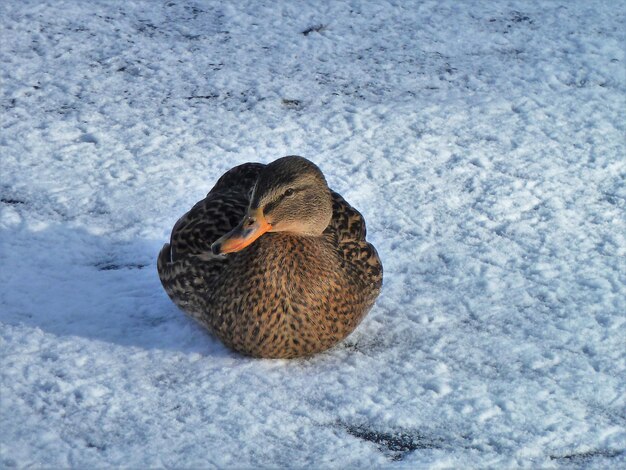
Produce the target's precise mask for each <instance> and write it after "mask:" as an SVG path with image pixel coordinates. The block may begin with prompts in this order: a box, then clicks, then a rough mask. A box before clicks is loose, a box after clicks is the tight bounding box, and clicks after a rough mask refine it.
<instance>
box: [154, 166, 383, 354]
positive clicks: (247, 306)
mask: <svg viewBox="0 0 626 470" xmlns="http://www.w3.org/2000/svg"><path fill="white" fill-rule="evenodd" d="M288 158H300V159H301V157H288ZM283 160H286V159H283ZM301 160H302V161H304V162H307V163H309V164H310V165H312V164H311V163H310V162H308V161H306V160H304V159H301ZM312 166H313V167H314V165H312ZM265 167H266V165H262V164H259V163H247V164H244V165H240V166H238V167H235V168H233V169H231V170H230V171H228V172H227V173H225V174H224V175H223V176H222V177H221V178H220V179H219V181H218V182H217V183H216V185H215V187H214V188H213V189H212V190H211V192H209V194H208V195H207V197H206V198H205V199H204V200H202V201H200V202H198V203H197V204H196V205H195V206H194V207H193V208H192V209H191V210H190V211H189V212H188V213H187V214H185V215H184V216H183V217H182V218H181V219H180V220H179V221H178V222H177V223H176V224H175V226H174V228H173V230H172V235H171V240H170V243H169V244H166V245H165V246H164V247H163V249H162V250H161V253H160V254H159V259H158V271H159V276H160V278H161V282H162V284H163V287H164V288H165V291H166V292H167V294H168V295H169V296H170V298H171V299H172V300H173V301H174V303H175V304H176V305H178V306H179V307H180V308H181V309H182V310H184V311H185V312H186V313H187V314H189V315H190V316H192V317H193V318H195V319H196V320H197V321H198V322H200V323H201V324H202V325H204V326H205V327H206V328H208V329H209V330H210V331H211V332H213V333H214V334H215V335H216V336H218V337H219V338H220V339H221V340H222V341H223V342H224V343H225V344H226V345H228V346H229V347H231V348H233V349H235V350H237V351H239V352H241V353H243V354H247V355H251V356H255V357H272V358H290V357H297V356H305V355H310V354H313V353H316V352H320V351H323V350H325V349H328V348H329V347H331V346H333V345H334V344H336V343H337V342H339V341H341V340H342V339H344V338H345V337H346V336H347V335H348V334H350V333H351V332H352V331H353V330H354V328H356V326H357V325H358V324H359V323H360V322H361V320H362V319H363V317H364V316H365V314H366V313H367V312H368V311H369V309H370V308H371V307H372V305H373V304H374V301H375V299H376V297H377V296H378V294H379V292H380V288H381V285H382V264H381V262H380V259H379V258H378V254H377V253H376V250H375V248H374V247H373V246H372V245H371V244H369V243H368V242H367V241H366V240H365V235H366V230H365V221H364V220H363V217H362V216H361V214H359V212H358V211H356V210H355V209H354V208H352V207H351V206H350V205H349V204H348V203H347V202H346V201H345V200H344V199H343V198H342V197H341V196H340V195H339V194H337V193H335V192H331V193H330V197H331V198H332V218H331V220H330V223H329V224H328V226H327V227H326V228H325V229H324V230H323V233H322V234H321V235H310V234H301V233H293V232H282V231H280V232H268V233H265V234H264V235H262V236H260V238H258V239H256V241H254V242H253V243H252V244H250V245H249V246H247V247H246V248H244V249H242V250H241V251H237V252H234V253H230V254H228V255H225V256H224V255H214V254H213V253H212V252H211V245H212V244H213V243H214V242H215V241H216V240H217V239H218V238H220V237H222V236H223V235H224V234H226V233H227V232H229V231H230V230H231V229H233V227H235V226H236V225H237V224H238V223H239V222H240V221H241V220H242V219H243V218H244V217H245V216H246V213H247V210H248V207H249V206H251V205H254V202H253V204H250V198H251V196H252V197H255V198H257V199H258V191H257V194H256V196H253V189H254V187H255V184H257V180H258V179H259V176H260V174H261V172H262V171H263V169H264V168H265ZM314 168H315V169H316V170H317V167H314ZM268 171H269V170H268ZM268 171H266V172H265V173H264V176H263V177H262V179H264V180H265V179H268V178H270V179H271V178H276V179H280V174H279V173H278V170H276V174H275V175H274V174H273V173H272V172H269V173H268ZM318 171H319V170H318ZM320 175H321V173H320ZM321 178H322V179H323V176H322V177H321ZM323 184H324V185H325V181H324V182H323ZM276 186H277V187H282V186H279V185H278V183H276ZM257 189H258V188H257ZM268 191H269V190H268ZM326 191H327V190H326ZM320 231H321V230H320Z"/></svg>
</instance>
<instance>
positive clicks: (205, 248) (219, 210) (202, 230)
mask: <svg viewBox="0 0 626 470" xmlns="http://www.w3.org/2000/svg"><path fill="white" fill-rule="evenodd" d="M264 166H265V165H263V164H261V163H244V164H243V165H239V166H236V167H235V168H232V169H231V170H229V171H227V172H226V173H224V175H222V177H221V178H220V179H219V180H218V181H217V183H216V184H215V186H214V187H213V189H211V191H210V192H209V194H207V196H206V198H204V199H203V200H202V201H199V202H198V203H196V205H195V206H193V208H192V209H191V210H190V211H189V212H187V213H186V214H185V215H183V216H182V217H181V218H180V219H179V220H178V222H176V224H175V225H174V228H173V229H172V235H171V237H170V243H169V247H170V248H169V249H170V253H169V254H170V262H174V261H176V260H178V259H180V258H181V257H185V256H188V255H202V254H206V253H210V251H211V244H212V243H213V242H214V241H215V240H217V239H218V238H219V237H221V236H222V235H224V234H225V233H227V232H228V231H230V230H231V229H233V228H234V227H235V226H236V225H237V224H238V223H239V222H240V221H241V219H242V218H243V216H244V215H245V212H246V209H247V207H248V203H249V202H250V193H251V191H252V188H253V186H254V184H255V183H256V180H257V178H258V176H259V173H260V172H261V169H262V168H263V167H264Z"/></svg>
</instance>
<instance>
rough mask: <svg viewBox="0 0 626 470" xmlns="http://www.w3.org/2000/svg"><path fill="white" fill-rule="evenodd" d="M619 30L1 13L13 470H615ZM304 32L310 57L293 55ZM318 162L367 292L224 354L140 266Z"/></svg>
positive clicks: (556, 16) (72, 9)
mask: <svg viewBox="0 0 626 470" xmlns="http://www.w3.org/2000/svg"><path fill="white" fill-rule="evenodd" d="M625 23H626V5H625V4H624V3H623V2H609V1H605V2H603V1H582V0H581V1H569V2H556V1H527V2H520V1H513V0H510V1H502V2H488V1H478V0H476V1H467V2H454V1H442V2H438V1H437V2H436V1H422V2H400V1H398V2H393V1H388V2H360V1H352V2H278V3H276V2H256V1H240V2H233V3H229V2H213V1H190V0H171V1H164V2H153V1H143V2H142V1H132V2H111V1H92V2H81V1H76V0H67V1H63V2H53V1H48V2H46V1H44V2H41V1H5V2H2V3H0V24H1V28H0V59H1V62H2V64H3V66H2V68H1V70H0V76H1V84H2V85H1V89H2V96H1V97H0V107H1V109H2V111H1V113H2V114H1V116H2V119H1V123H0V126H1V134H0V159H1V171H0V200H1V203H0V263H1V265H2V268H1V270H0V286H1V287H0V350H1V358H2V368H1V369H0V374H1V382H0V385H1V397H0V398H1V401H0V419H1V423H2V433H0V465H1V466H2V467H5V468H7V467H14V466H15V467H76V468H95V467H98V468H100V467H111V466H123V467H129V468H140V467H175V468H183V467H185V468H214V467H220V468H225V467H238V468H241V467H257V466H261V467H290V468H297V467H326V468H346V467H386V468H415V467H428V468H450V467H475V468H478V467H480V468H485V467H491V468H516V467H532V468H537V467H548V468H549V467H556V468H558V467H568V468H570V467H591V468H603V467H611V468H617V467H620V466H621V467H624V466H626V414H625V410H626V348H625V347H624V344H626V341H625V340H626V217H625V214H626V212H625V209H626V184H625V179H626V159H625V158H624V156H625V155H626V111H625V110H626V66H625V65H624V64H625V61H626V57H625V56H626V54H625V46H624V45H625V44H626V34H625V32H624V31H625V30H624V28H623V25H624V24H625ZM303 32H307V34H306V35H305V34H303ZM288 154H300V155H303V156H305V157H307V158H310V159H311V160H313V161H315V162H316V163H317V164H318V165H319V166H320V167H321V168H322V170H323V171H324V172H325V174H326V176H327V179H328V180H329V183H330V185H331V187H333V188H334V189H336V190H337V191H339V192H340V193H342V194H343V195H344V197H345V198H346V199H347V200H348V201H349V202H350V203H351V204H353V205H354V206H355V207H357V208H358V209H359V210H360V211H361V212H362V213H363V214H364V216H365V219H366V221H367V223H368V238H369V240H370V241H372V243H373V244H374V245H375V246H376V247H377V249H378V251H379V253H380V255H381V258H382V260H383V263H384V266H385V283H384V287H383V291H382V294H381V296H380V298H379V300H378V302H377V304H376V305H375V307H374V308H373V309H372V311H371V312H370V314H369V315H368V317H367V318H366V319H365V320H364V322H363V323H362V324H361V326H360V327H359V328H358V329H357V331H355V333H353V335H351V336H350V337H349V338H348V340H347V341H345V342H344V343H343V344H341V345H339V346H338V347H336V348H334V349H332V350H330V351H328V352H326V353H323V354H320V355H318V356H315V357H312V358H308V359H302V360H292V361H280V360H254V359H249V358H245V357H241V356H239V355H237V354H235V353H233V352H231V351H229V350H227V349H226V348H225V347H224V346H222V345H221V343H219V342H218V341H217V340H216V339H215V338H213V337H212V336H210V335H209V334H207V333H205V332H204V331H203V330H201V329H200V328H199V327H198V326H197V325H196V324H195V323H194V322H193V321H192V320H190V319H188V318H186V317H185V316H184V315H183V314H182V313H181V312H180V311H178V310H177V309H176V308H175V306H174V305H173V304H172V303H171V302H170V300H169V299H168V298H167V296H166V294H165V293H164V292H163V290H162V288H161V286H160V283H159V280H158V277H157V274H156V254H157V253H158V250H159V249H160V247H161V246H162V244H163V243H164V242H165V241H166V240H167V237H168V234H169V231H170V230H171V227H172V225H173V224H174V222H175V221H176V219H177V218H178V217H179V216H180V215H182V213H184V212H185V211H186V210H187V209H188V208H190V207H191V205H192V204H193V203H195V202H196V201H197V200H199V199H201V198H202V197H203V196H204V194H206V192H207V191H208V190H209V189H210V188H211V186H212V185H213V183H214V182H215V181H216V180H217V178H218V177H219V176H220V175H221V174H222V173H223V172H224V171H226V170H227V169H229V168H230V167H232V166H235V165H237V164H240V163H243V162H246V161H261V162H269V161H272V160H274V159H276V158H278V157H281V156H284V155H288Z"/></svg>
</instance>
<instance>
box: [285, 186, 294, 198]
mask: <svg viewBox="0 0 626 470" xmlns="http://www.w3.org/2000/svg"><path fill="white" fill-rule="evenodd" d="M294 192H295V191H294V190H293V188H289V189H288V190H287V191H285V197H289V196H293V193H294Z"/></svg>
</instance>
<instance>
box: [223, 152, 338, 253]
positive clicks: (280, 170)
mask: <svg viewBox="0 0 626 470" xmlns="http://www.w3.org/2000/svg"><path fill="white" fill-rule="evenodd" d="M332 214H333V205H332V196H331V194H330V189H328V185H327V184H326V179H325V178H324V175H323V174H322V172H321V171H320V169H319V168H318V167H317V166H316V165H315V164H314V163H312V162H310V161H309V160H307V159H306V158H303V157H297V156H290V157H284V158H279V159H278V160H276V161H274V162H272V163H270V164H269V165H267V166H266V167H265V168H263V170H262V171H261V174H260V175H259V179H258V180H257V182H256V184H255V186H254V188H253V190H252V195H251V198H250V205H249V206H248V211H247V214H246V215H245V217H244V218H243V220H242V221H241V223H240V224H239V225H237V226H236V227H235V228H234V229H233V230H231V231H230V232H228V233H227V234H226V235H224V236H223V237H221V238H220V239H218V240H217V241H216V242H215V243H213V245H211V250H212V251H213V253H214V254H225V253H233V252H236V251H239V250H242V249H243V248H245V247H247V246H248V245H250V244H251V243H253V242H254V241H255V240H256V239H257V238H259V237H260V236H261V235H263V234H264V233H266V232H291V233H294V234H299V235H321V233H322V232H323V231H324V230H325V229H326V227H327V226H328V224H329V223H330V219H331V217H332Z"/></svg>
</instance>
